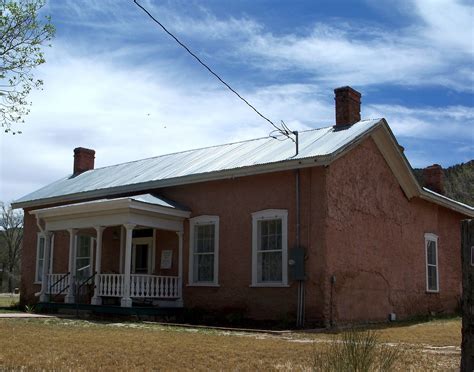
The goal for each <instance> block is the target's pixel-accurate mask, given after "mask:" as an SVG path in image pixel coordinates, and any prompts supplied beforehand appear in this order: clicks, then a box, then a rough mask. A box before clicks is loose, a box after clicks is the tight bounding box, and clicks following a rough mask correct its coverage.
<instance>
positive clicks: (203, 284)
mask: <svg viewBox="0 0 474 372" xmlns="http://www.w3.org/2000/svg"><path fill="white" fill-rule="evenodd" d="M186 287H220V285H219V284H217V283H189V284H186Z"/></svg>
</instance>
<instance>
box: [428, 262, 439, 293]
mask: <svg viewBox="0 0 474 372" xmlns="http://www.w3.org/2000/svg"><path fill="white" fill-rule="evenodd" d="M437 275H438V273H437V269H436V266H428V289H429V290H430V291H437V290H438V283H437V281H438V280H437Z"/></svg>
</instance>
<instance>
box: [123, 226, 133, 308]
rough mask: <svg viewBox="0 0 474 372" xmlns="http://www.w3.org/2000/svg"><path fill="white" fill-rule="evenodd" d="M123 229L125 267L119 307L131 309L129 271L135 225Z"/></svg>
mask: <svg viewBox="0 0 474 372" xmlns="http://www.w3.org/2000/svg"><path fill="white" fill-rule="evenodd" d="M124 227H125V263H124V265H125V267H124V278H123V297H122V299H121V300H120V306H122V307H132V299H131V298H130V269H131V266H132V234H133V229H134V227H135V225H131V224H126V225H124Z"/></svg>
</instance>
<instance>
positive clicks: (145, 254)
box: [132, 238, 153, 274]
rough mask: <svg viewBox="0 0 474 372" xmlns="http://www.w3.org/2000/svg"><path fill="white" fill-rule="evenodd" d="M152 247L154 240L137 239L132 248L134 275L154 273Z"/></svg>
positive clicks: (134, 240)
mask: <svg viewBox="0 0 474 372" xmlns="http://www.w3.org/2000/svg"><path fill="white" fill-rule="evenodd" d="M152 246H153V239H150V238H135V239H133V246H132V273H134V274H151V273H152V262H151V261H152Z"/></svg>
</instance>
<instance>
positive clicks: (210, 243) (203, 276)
mask: <svg viewBox="0 0 474 372" xmlns="http://www.w3.org/2000/svg"><path fill="white" fill-rule="evenodd" d="M189 242H190V249H189V284H191V285H218V268H219V217H218V216H199V217H194V218H191V219H190V238H189Z"/></svg>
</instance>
